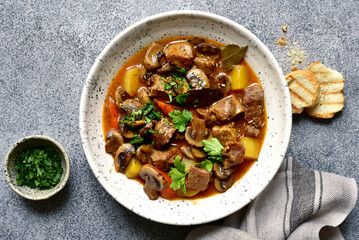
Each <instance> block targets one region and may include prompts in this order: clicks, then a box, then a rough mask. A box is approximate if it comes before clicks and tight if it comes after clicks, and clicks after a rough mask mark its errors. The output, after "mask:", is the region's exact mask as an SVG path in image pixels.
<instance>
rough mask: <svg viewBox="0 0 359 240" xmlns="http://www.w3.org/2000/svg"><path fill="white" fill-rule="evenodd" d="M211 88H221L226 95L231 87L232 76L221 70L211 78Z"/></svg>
mask: <svg viewBox="0 0 359 240" xmlns="http://www.w3.org/2000/svg"><path fill="white" fill-rule="evenodd" d="M210 84H211V88H214V89H218V90H220V91H221V92H222V93H223V94H224V95H227V94H228V92H229V90H230V89H231V77H230V76H228V75H227V74H225V73H223V72H220V73H218V74H216V75H215V77H212V78H211V81H210Z"/></svg>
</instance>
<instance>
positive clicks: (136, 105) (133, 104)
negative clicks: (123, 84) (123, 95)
mask: <svg viewBox="0 0 359 240" xmlns="http://www.w3.org/2000/svg"><path fill="white" fill-rule="evenodd" d="M141 106H142V105H141V103H140V102H139V101H136V100H134V99H127V100H125V101H124V102H122V103H121V104H120V105H119V107H120V108H121V110H122V111H124V113H125V114H126V115H127V116H131V114H132V111H134V110H135V111H139V110H140V109H141Z"/></svg>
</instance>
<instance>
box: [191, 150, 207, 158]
mask: <svg viewBox="0 0 359 240" xmlns="http://www.w3.org/2000/svg"><path fill="white" fill-rule="evenodd" d="M192 154H193V156H194V157H195V158H196V159H198V160H202V159H205V158H206V157H207V155H206V153H205V152H204V151H202V150H201V149H198V148H192Z"/></svg>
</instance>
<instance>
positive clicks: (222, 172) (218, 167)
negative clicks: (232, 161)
mask: <svg viewBox="0 0 359 240" xmlns="http://www.w3.org/2000/svg"><path fill="white" fill-rule="evenodd" d="M236 170H237V167H235V166H234V167H231V168H228V169H224V166H223V164H222V163H215V164H214V165H213V172H214V175H215V176H216V178H218V179H220V180H224V179H227V178H228V177H229V176H231V175H232V174H233V173H234V172H235V171H236Z"/></svg>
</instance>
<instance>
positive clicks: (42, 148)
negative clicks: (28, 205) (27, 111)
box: [4, 135, 70, 200]
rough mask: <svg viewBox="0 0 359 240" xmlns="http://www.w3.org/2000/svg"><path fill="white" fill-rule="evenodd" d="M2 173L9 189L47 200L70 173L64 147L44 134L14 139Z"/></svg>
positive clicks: (22, 194) (25, 195)
mask: <svg viewBox="0 0 359 240" xmlns="http://www.w3.org/2000/svg"><path fill="white" fill-rule="evenodd" d="M4 172H5V177H6V181H7V182H8V183H9V186H10V187H11V189H12V190H14V191H15V192H16V193H18V194H19V195H20V196H22V197H24V198H27V199H30V200H43V199H47V198H49V197H51V196H53V195H54V194H56V193H57V192H59V191H60V190H61V189H62V188H63V187H64V186H65V185H66V183H67V180H68V178H69V175H70V161H69V157H68V155H67V153H66V151H65V149H64V148H63V147H62V146H61V144H59V143H58V142H57V141H55V140H54V139H52V138H50V137H47V136H39V135H34V136H29V137H25V138H23V139H21V140H19V141H18V142H16V143H15V144H14V145H13V146H12V147H11V148H10V150H9V152H8V153H7V155H6V157H5V162H4Z"/></svg>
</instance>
